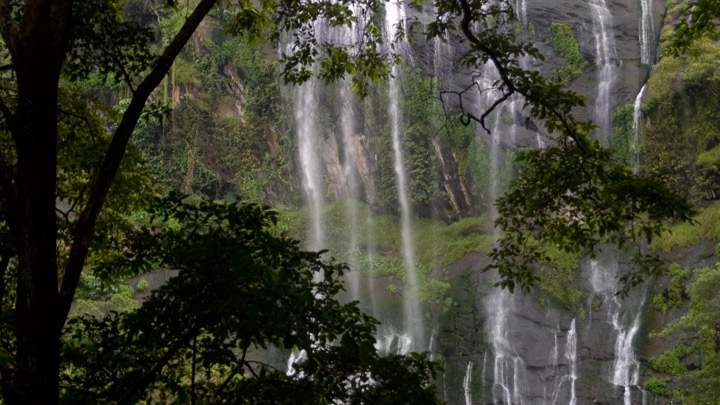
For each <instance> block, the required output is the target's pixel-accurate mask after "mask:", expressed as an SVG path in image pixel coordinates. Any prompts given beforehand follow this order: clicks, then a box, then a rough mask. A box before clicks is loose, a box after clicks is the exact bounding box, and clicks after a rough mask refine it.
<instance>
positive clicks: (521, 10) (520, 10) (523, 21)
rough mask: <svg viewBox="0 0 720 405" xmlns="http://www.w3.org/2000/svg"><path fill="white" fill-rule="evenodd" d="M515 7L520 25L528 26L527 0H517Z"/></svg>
mask: <svg viewBox="0 0 720 405" xmlns="http://www.w3.org/2000/svg"><path fill="white" fill-rule="evenodd" d="M513 8H515V16H516V17H517V19H518V22H519V23H520V25H521V26H522V27H523V28H525V27H527V24H528V20H527V3H526V1H525V0H515V5H514V6H513Z"/></svg>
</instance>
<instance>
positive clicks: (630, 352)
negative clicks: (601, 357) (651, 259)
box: [590, 260, 645, 405]
mask: <svg viewBox="0 0 720 405" xmlns="http://www.w3.org/2000/svg"><path fill="white" fill-rule="evenodd" d="M590 271H591V272H592V274H591V277H590V282H591V285H592V287H593V290H594V291H595V293H597V294H600V295H602V296H604V297H605V302H604V303H603V306H604V307H605V308H606V310H607V313H606V317H607V322H608V323H609V324H610V325H611V326H612V328H613V330H614V332H615V334H616V336H617V337H616V340H615V356H614V359H615V360H614V361H613V369H612V375H610V376H609V377H610V379H609V381H610V382H611V383H612V384H614V385H616V386H618V387H623V390H624V394H623V400H624V404H625V405H631V404H632V387H634V386H637V385H638V383H639V381H640V362H639V361H638V360H637V358H636V357H635V351H634V349H633V341H634V339H635V336H636V335H637V333H638V331H639V330H640V323H641V318H642V308H643V306H644V303H645V301H644V299H643V300H642V302H640V305H638V306H636V308H637V312H636V313H635V315H634V316H633V318H632V324H631V325H630V327H629V328H628V329H626V327H625V323H624V322H623V319H624V318H625V317H626V316H627V315H628V313H627V312H625V311H623V305H622V303H621V302H620V300H619V298H618V296H617V280H616V279H617V272H618V268H617V263H611V265H610V266H600V264H599V262H598V261H596V260H593V261H591V262H590Z"/></svg>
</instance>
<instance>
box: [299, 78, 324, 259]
mask: <svg viewBox="0 0 720 405" xmlns="http://www.w3.org/2000/svg"><path fill="white" fill-rule="evenodd" d="M316 87H317V81H316V80H315V79H314V78H311V79H310V80H308V81H307V82H305V83H304V84H303V85H301V86H300V87H299V88H298V89H297V93H296V95H295V123H296V127H297V141H298V152H299V160H300V169H301V171H302V184H303V196H304V197H305V202H306V203H307V205H308V208H309V211H310V212H309V214H310V215H309V222H310V226H309V228H308V240H307V249H309V250H320V249H322V248H323V242H324V241H323V239H324V238H323V229H322V206H323V187H322V185H323V181H322V171H321V168H320V162H321V157H320V156H319V154H318V150H317V149H318V145H317V144H316V140H317V128H316V126H315V122H316V120H317V118H316V116H317V100H316V98H317V97H316Z"/></svg>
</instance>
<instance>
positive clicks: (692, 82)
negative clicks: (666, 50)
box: [643, 40, 720, 201]
mask: <svg viewBox="0 0 720 405" xmlns="http://www.w3.org/2000/svg"><path fill="white" fill-rule="evenodd" d="M688 52H690V56H688V57H672V56H667V57H664V58H662V59H661V60H660V61H659V62H658V64H657V65H655V67H654V69H653V76H652V77H651V78H650V80H649V81H648V91H647V92H648V97H647V99H646V101H645V103H644V105H643V115H644V117H645V120H646V122H649V123H651V125H645V126H644V127H645V130H644V133H643V136H644V140H645V144H646V150H645V151H646V153H647V156H646V159H645V162H646V169H645V170H647V171H648V172H650V173H653V174H654V175H657V176H659V177H660V178H661V179H662V180H663V181H665V182H666V183H668V184H669V185H670V187H672V188H673V189H674V190H676V191H677V192H680V193H683V194H685V195H688V196H689V197H691V198H692V199H694V200H696V201H697V200H701V199H714V198H716V197H717V196H718V195H720V194H719V193H720V186H718V184H720V181H719V180H720V177H719V176H720V169H719V168H718V158H717V155H718V153H719V151H718V150H716V147H717V145H718V143H719V142H720V98H718V97H717V94H718V91H720V75H718V69H717V60H718V58H720V46H719V45H717V44H716V43H713V42H711V41H708V40H703V41H699V42H697V43H694V44H693V45H692V46H691V47H690V49H689V50H688Z"/></svg>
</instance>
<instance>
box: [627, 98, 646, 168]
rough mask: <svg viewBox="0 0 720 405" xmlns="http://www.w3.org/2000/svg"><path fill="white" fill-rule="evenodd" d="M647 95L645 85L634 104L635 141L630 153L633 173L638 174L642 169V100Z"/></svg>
mask: <svg viewBox="0 0 720 405" xmlns="http://www.w3.org/2000/svg"><path fill="white" fill-rule="evenodd" d="M644 93H645V85H643V86H642V88H641V89H640V92H639V93H638V95H637V97H635V102H634V103H633V123H632V130H633V140H632V144H631V146H630V151H631V152H632V155H633V156H632V157H633V171H634V172H635V173H637V171H638V169H639V168H640V143H641V139H640V135H641V134H640V130H641V129H642V128H641V127H640V124H641V122H640V120H641V119H642V98H643V94H644Z"/></svg>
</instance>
